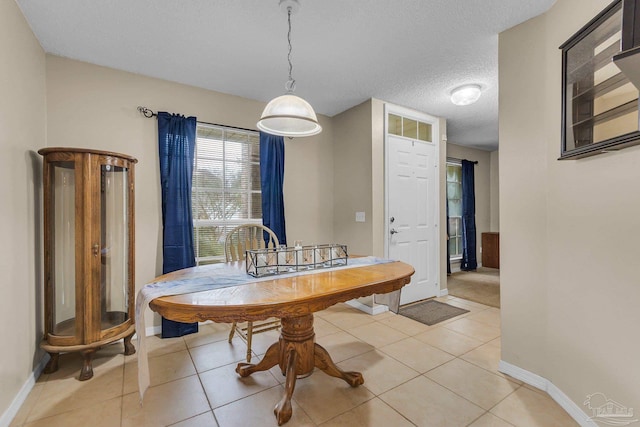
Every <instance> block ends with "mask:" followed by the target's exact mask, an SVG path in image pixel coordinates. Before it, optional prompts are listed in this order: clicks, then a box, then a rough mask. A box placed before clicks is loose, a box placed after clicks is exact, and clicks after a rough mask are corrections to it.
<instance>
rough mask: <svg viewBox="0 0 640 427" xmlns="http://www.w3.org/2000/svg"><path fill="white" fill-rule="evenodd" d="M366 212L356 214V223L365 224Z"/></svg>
mask: <svg viewBox="0 0 640 427" xmlns="http://www.w3.org/2000/svg"><path fill="white" fill-rule="evenodd" d="M364 218H365V217H364V212H356V222H364Z"/></svg>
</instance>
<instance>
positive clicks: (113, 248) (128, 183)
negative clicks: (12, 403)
mask: <svg viewBox="0 0 640 427" xmlns="http://www.w3.org/2000/svg"><path fill="white" fill-rule="evenodd" d="M38 153H39V154H41V155H42V156H43V157H44V163H43V185H44V275H45V276H44V299H45V328H44V329H45V337H44V341H43V342H42V344H41V346H42V348H43V349H44V350H46V351H47V352H48V353H49V354H50V355H51V360H50V361H49V364H48V365H47V367H46V368H45V372H54V371H56V370H57V369H58V356H59V354H60V353H61V352H70V351H79V352H81V353H82V355H83V357H84V364H83V367H82V370H81V371H80V380H87V379H89V378H91V377H92V376H93V368H92V365H91V363H92V358H93V354H94V353H95V352H96V351H97V350H98V349H99V348H100V347H101V346H103V345H105V344H108V343H110V342H113V341H116V340H119V339H122V338H124V348H125V350H124V354H126V355H130V354H133V353H135V348H134V347H133V345H132V344H131V337H132V336H133V334H134V332H135V329H134V328H135V325H134V297H135V295H134V291H135V289H134V268H135V263H134V255H135V253H134V165H135V163H137V160H136V159H135V158H133V157H130V156H127V155H124V154H118V153H111V152H106V151H97V150H89V149H76V148H44V149H42V150H40V151H38Z"/></svg>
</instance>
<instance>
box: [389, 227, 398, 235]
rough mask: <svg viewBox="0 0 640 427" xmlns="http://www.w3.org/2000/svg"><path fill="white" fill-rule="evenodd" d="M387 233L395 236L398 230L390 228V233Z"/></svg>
mask: <svg viewBox="0 0 640 427" xmlns="http://www.w3.org/2000/svg"><path fill="white" fill-rule="evenodd" d="M389 233H391V234H397V233H399V231H398V230H396V229H395V228H392V229H391V231H389Z"/></svg>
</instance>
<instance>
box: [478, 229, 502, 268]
mask: <svg viewBox="0 0 640 427" xmlns="http://www.w3.org/2000/svg"><path fill="white" fill-rule="evenodd" d="M482 266H483V267H489V268H500V233H493V232H490V233H482Z"/></svg>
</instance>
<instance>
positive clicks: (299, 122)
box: [257, 0, 322, 137]
mask: <svg viewBox="0 0 640 427" xmlns="http://www.w3.org/2000/svg"><path fill="white" fill-rule="evenodd" d="M280 8H281V9H283V10H284V11H285V12H286V13H287V20H288V22H289V32H288V33H287V41H288V42H289V54H288V55H287V60H288V61H289V80H287V83H286V84H285V85H284V87H285V89H286V91H287V92H286V93H285V94H284V95H282V96H279V97H277V98H274V99H272V100H271V101H270V102H269V103H268V104H267V106H266V107H265V109H264V111H263V112H262V116H261V117H260V121H259V122H258V124H257V126H258V129H260V130H261V131H264V132H267V133H270V134H272V135H281V136H291V137H294V136H297V137H300V136H311V135H316V134H319V133H320V132H322V127H321V126H320V124H318V118H317V117H316V113H315V111H313V107H311V105H310V104H309V103H308V102H307V101H305V100H304V99H302V98H300V97H298V96H295V95H294V94H293V92H294V90H295V88H296V81H295V80H294V79H293V77H292V71H293V65H292V64H291V15H292V14H293V13H295V12H296V11H297V10H298V9H299V8H300V3H298V0H280Z"/></svg>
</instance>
